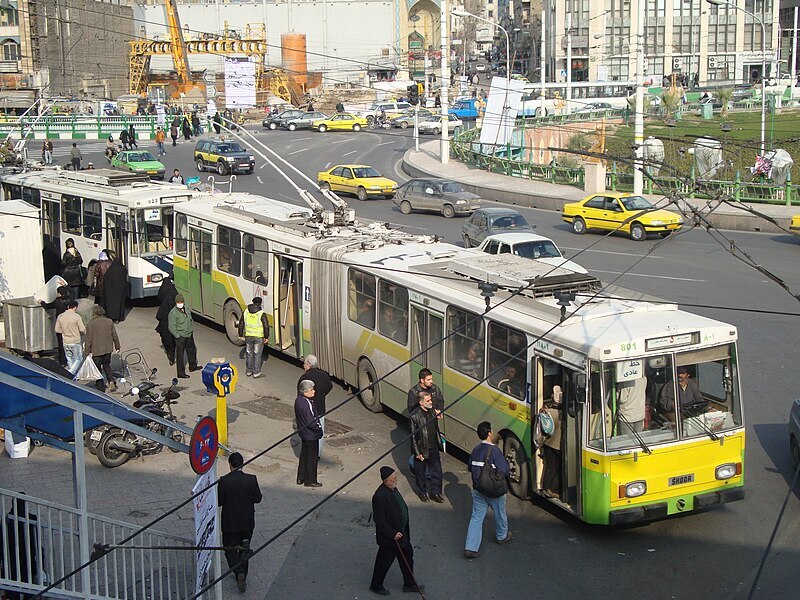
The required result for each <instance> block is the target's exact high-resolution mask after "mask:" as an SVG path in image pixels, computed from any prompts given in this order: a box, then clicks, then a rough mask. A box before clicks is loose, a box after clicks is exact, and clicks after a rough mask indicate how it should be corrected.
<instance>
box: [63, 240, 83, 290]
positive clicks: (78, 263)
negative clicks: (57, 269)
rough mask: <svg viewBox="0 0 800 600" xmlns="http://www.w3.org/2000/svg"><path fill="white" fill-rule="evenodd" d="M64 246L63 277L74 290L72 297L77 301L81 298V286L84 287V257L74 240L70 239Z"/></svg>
mask: <svg viewBox="0 0 800 600" xmlns="http://www.w3.org/2000/svg"><path fill="white" fill-rule="evenodd" d="M64 245H65V246H66V250H65V251H64V256H62V257H61V277H63V278H64V281H66V282H67V285H68V286H69V287H71V288H72V297H73V298H74V299H75V300H77V299H78V298H80V296H81V285H83V272H82V267H83V257H82V256H81V253H80V252H78V249H77V248H76V247H75V240H73V239H72V238H69V239H68V240H67V241H66V242H65V243H64Z"/></svg>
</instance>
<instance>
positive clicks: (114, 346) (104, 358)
mask: <svg viewBox="0 0 800 600" xmlns="http://www.w3.org/2000/svg"><path fill="white" fill-rule="evenodd" d="M85 346H86V354H87V355H88V354H91V355H92V360H93V361H94V364H95V365H97V368H98V369H100V370H101V371H102V372H103V373H104V374H105V376H106V379H107V380H108V386H109V391H110V392H116V391H117V382H116V380H115V379H114V373H112V371H111V353H112V352H114V351H116V352H119V350H120V344H119V337H118V336H117V329H116V328H115V327H114V322H113V321H112V320H111V319H109V318H108V317H107V316H106V311H105V310H103V307H102V306H100V305H95V307H94V318H93V319H92V320H91V321H89V324H88V325H87V326H86V342H85ZM96 385H97V389H98V390H100V391H101V392H105V391H106V385H105V383H104V382H103V380H102V379H98V380H97V383H96Z"/></svg>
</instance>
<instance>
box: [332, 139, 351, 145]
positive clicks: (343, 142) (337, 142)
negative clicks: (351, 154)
mask: <svg viewBox="0 0 800 600" xmlns="http://www.w3.org/2000/svg"><path fill="white" fill-rule="evenodd" d="M349 141H350V140H338V141H335V142H331V145H333V144H346V143H347V142H349Z"/></svg>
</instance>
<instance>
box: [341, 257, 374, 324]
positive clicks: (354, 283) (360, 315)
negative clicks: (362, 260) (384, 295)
mask: <svg viewBox="0 0 800 600" xmlns="http://www.w3.org/2000/svg"><path fill="white" fill-rule="evenodd" d="M348 285H349V293H348V302H347V314H348V316H349V317H350V320H351V321H355V322H356V323H360V324H361V325H363V326H364V327H366V328H368V329H375V277H373V276H372V275H368V274H367V273H362V272H361V271H356V270H355V269H350V273H349V283H348Z"/></svg>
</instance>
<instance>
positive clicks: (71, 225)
mask: <svg viewBox="0 0 800 600" xmlns="http://www.w3.org/2000/svg"><path fill="white" fill-rule="evenodd" d="M63 205H64V206H63V209H62V213H63V217H64V225H63V226H62V227H61V230H62V231H63V232H64V233H77V234H78V235H80V233H81V199H80V198H78V197H77V196H67V195H64V196H63Z"/></svg>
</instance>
